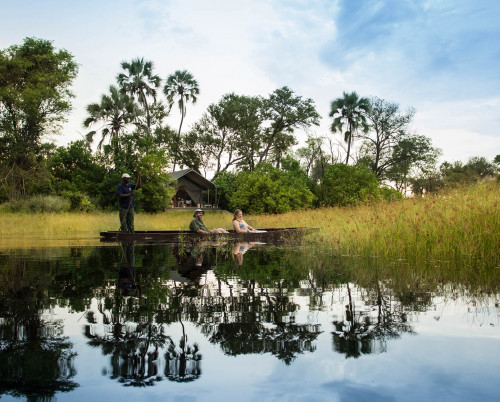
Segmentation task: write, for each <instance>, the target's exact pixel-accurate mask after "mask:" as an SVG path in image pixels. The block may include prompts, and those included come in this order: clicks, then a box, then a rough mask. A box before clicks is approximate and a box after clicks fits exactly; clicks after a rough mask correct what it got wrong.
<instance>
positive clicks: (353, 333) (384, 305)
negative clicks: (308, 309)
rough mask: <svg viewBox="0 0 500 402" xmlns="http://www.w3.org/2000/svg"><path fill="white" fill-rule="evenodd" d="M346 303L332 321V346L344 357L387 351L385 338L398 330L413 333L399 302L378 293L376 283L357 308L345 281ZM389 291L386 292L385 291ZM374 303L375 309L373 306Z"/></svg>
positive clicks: (393, 335) (392, 336)
mask: <svg viewBox="0 0 500 402" xmlns="http://www.w3.org/2000/svg"><path fill="white" fill-rule="evenodd" d="M345 286H346V291H347V304H346V305H345V313H344V315H343V317H342V319H340V320H334V321H333V326H334V332H333V347H334V349H335V351H337V352H339V353H342V354H344V355H345V356H346V358H349V357H354V358H357V357H359V356H361V355H362V354H364V355H366V354H371V353H383V352H386V351H387V342H386V341H387V340H388V339H397V338H399V337H400V336H401V334H402V333H409V334H414V330H413V326H412V325H411V324H410V323H408V322H407V314H406V312H405V311H404V309H403V305H402V304H401V303H397V302H396V300H394V299H393V298H392V297H390V296H387V294H384V293H383V292H382V287H381V284H380V283H378V282H377V283H376V284H375V286H374V289H371V290H370V291H369V292H368V297H367V298H366V299H365V298H364V297H363V296H361V297H359V298H358V297H357V298H356V299H358V300H359V299H361V300H363V299H365V302H367V303H366V304H365V308H364V309H357V308H356V302H355V298H353V295H352V289H351V285H350V284H346V285H345ZM389 294H390V293H389ZM374 306H376V308H373V307H374Z"/></svg>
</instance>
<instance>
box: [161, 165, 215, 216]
mask: <svg viewBox="0 0 500 402" xmlns="http://www.w3.org/2000/svg"><path fill="white" fill-rule="evenodd" d="M170 177H171V178H172V179H174V180H177V185H176V187H175V195H174V197H173V199H172V203H173V206H174V208H182V207H198V206H200V207H205V208H206V207H211V208H217V187H216V186H215V184H213V183H212V182H211V181H210V180H207V179H205V178H204V177H203V176H202V175H201V174H199V173H197V172H195V171H194V170H192V169H184V170H179V171H177V172H172V173H170Z"/></svg>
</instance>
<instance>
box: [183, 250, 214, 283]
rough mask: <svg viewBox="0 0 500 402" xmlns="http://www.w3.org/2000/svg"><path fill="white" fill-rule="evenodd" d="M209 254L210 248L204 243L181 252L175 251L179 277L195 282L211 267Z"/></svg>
mask: <svg viewBox="0 0 500 402" xmlns="http://www.w3.org/2000/svg"><path fill="white" fill-rule="evenodd" d="M210 252H211V248H210V247H208V244H207V243H206V242H200V243H196V244H194V245H193V246H191V247H189V248H187V249H185V250H183V252H181V251H180V250H177V252H176V253H175V254H176V258H177V264H178V267H179V268H178V273H179V275H181V276H182V277H184V278H186V279H189V280H190V281H193V282H196V281H197V280H198V279H199V278H200V277H201V275H203V274H204V273H205V272H206V271H207V270H208V269H210V267H211V262H210V258H209V257H210V256H209V254H210Z"/></svg>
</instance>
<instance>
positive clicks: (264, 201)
mask: <svg viewBox="0 0 500 402" xmlns="http://www.w3.org/2000/svg"><path fill="white" fill-rule="evenodd" d="M235 188H236V191H235V192H234V193H233V196H232V197H231V207H232V208H233V209H235V208H239V209H241V210H243V211H245V212H249V213H258V214H259V213H273V214H276V213H285V212H289V211H293V210H296V209H300V208H306V207H309V206H311V204H312V202H313V200H314V198H315V197H314V195H313V193H311V191H310V190H309V189H308V188H307V185H306V183H305V182H304V181H303V180H301V179H300V178H297V177H295V176H294V175H293V173H287V172H284V171H282V170H279V169H276V168H273V167H272V166H270V165H263V166H261V167H260V168H258V169H256V170H255V171H253V172H241V173H239V174H238V176H237V178H236V186H235Z"/></svg>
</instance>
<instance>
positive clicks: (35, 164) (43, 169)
mask: <svg viewBox="0 0 500 402" xmlns="http://www.w3.org/2000/svg"><path fill="white" fill-rule="evenodd" d="M29 165H30V167H29V168H27V169H23V168H21V167H20V166H18V165H13V166H8V165H0V202H2V201H14V200H18V199H20V198H26V197H29V196H30V195H33V194H39V195H42V194H49V193H50V192H51V183H50V180H51V178H50V171H49V170H48V169H47V166H46V164H45V161H43V160H41V161H37V160H36V158H35V157H34V156H33V155H30V161H29Z"/></svg>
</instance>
